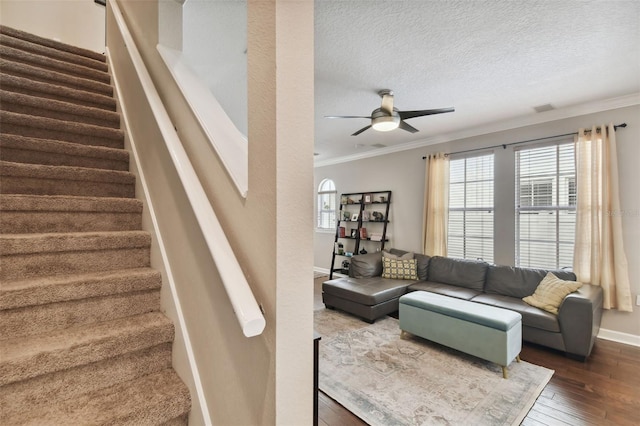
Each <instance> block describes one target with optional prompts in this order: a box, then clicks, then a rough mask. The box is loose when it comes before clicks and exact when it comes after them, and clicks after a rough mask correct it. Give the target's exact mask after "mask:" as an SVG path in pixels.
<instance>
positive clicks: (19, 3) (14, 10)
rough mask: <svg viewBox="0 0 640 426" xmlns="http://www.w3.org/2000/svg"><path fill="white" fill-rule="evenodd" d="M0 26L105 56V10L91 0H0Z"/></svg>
mask: <svg viewBox="0 0 640 426" xmlns="http://www.w3.org/2000/svg"><path fill="white" fill-rule="evenodd" d="M0 24H2V25H6V26H8V27H12V28H16V29H18V30H22V31H26V32H28V33H32V34H36V35H39V36H41V37H46V38H50V39H54V40H58V41H61V42H63V43H67V44H71V45H73V46H77V47H83V48H85V49H89V50H93V51H95V52H98V53H104V46H105V39H104V31H105V8H104V6H100V5H99V4H97V3H94V2H93V1H91V0H75V1H69V0H2V1H0Z"/></svg>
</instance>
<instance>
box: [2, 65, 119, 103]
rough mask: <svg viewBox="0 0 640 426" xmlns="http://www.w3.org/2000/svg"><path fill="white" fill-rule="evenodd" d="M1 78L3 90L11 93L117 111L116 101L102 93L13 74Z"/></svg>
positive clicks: (3, 75)
mask: <svg viewBox="0 0 640 426" xmlns="http://www.w3.org/2000/svg"><path fill="white" fill-rule="evenodd" d="M0 77H1V78H2V89H3V90H7V91H10V92H16V93H22V94H25V95H31V96H39V97H41V98H46V99H53V100H58V101H63V102H69V103H73V104H76V105H82V106H88V107H92V108H100V109H106V110H108V111H115V110H116V101H115V99H114V98H113V97H110V96H107V95H105V94H102V93H96V92H94V91H86V90H84V89H70V88H68V87H65V86H64V85H59V84H54V83H48V82H41V81H36V80H32V79H30V78H25V77H21V76H17V75H11V74H4V73H3V74H1V75H0Z"/></svg>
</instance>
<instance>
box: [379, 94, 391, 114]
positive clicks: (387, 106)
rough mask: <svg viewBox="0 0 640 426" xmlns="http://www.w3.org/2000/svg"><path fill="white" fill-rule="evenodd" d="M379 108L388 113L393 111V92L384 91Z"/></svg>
mask: <svg viewBox="0 0 640 426" xmlns="http://www.w3.org/2000/svg"><path fill="white" fill-rule="evenodd" d="M380 109H381V110H382V111H384V112H386V113H387V114H389V115H391V114H392V113H393V94H391V93H384V94H383V95H382V106H381V107H380Z"/></svg>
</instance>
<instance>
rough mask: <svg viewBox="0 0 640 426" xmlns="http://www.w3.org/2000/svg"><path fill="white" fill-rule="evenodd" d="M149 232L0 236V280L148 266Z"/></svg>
mask: <svg viewBox="0 0 640 426" xmlns="http://www.w3.org/2000/svg"><path fill="white" fill-rule="evenodd" d="M150 244H151V238H150V236H149V234H148V233H147V232H143V231H125V232H78V233H68V234H10V235H6V234H3V235H0V280H7V281H8V280H15V279H28V278H36V277H46V276H53V275H70V274H84V273H89V272H99V271H112V270H119V269H129V268H144V267H148V266H149V248H150Z"/></svg>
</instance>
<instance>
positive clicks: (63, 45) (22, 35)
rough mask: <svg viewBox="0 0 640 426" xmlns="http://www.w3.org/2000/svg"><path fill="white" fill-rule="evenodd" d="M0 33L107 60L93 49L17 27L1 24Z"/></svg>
mask: <svg viewBox="0 0 640 426" xmlns="http://www.w3.org/2000/svg"><path fill="white" fill-rule="evenodd" d="M0 34H5V35H8V36H11V37H15V38H19V39H21V40H26V41H30V42H32V43H37V44H41V45H42V46H47V47H51V48H54V49H57V50H61V51H63V52H69V53H73V54H75V55H80V56H86V57H87V58H91V59H94V60H96V61H101V62H106V57H105V56H104V55H103V54H101V53H98V52H94V51H93V50H88V49H83V48H82V47H77V46H72V45H70V44H66V43H62V42H60V41H56V40H51V39H48V38H44V37H40V36H37V35H35V34H31V33H27V32H24V31H21V30H18V29H15V28H11V27H7V26H5V25H0Z"/></svg>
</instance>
